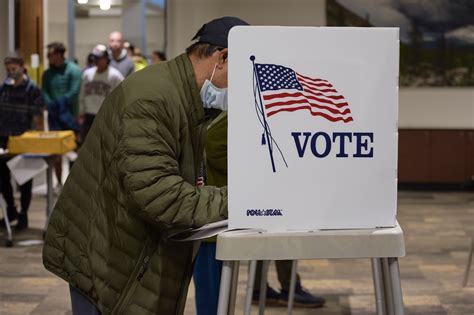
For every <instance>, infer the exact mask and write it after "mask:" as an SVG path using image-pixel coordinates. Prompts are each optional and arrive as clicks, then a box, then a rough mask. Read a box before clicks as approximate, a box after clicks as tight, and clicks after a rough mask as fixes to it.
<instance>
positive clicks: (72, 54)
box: [66, 0, 76, 61]
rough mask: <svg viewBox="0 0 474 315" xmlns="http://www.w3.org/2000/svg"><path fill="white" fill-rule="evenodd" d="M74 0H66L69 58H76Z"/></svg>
mask: <svg viewBox="0 0 474 315" xmlns="http://www.w3.org/2000/svg"><path fill="white" fill-rule="evenodd" d="M74 1H75V0H68V1H67V47H66V49H67V57H68V59H69V60H71V61H72V60H74V58H76V12H75V9H74V5H75V2H74Z"/></svg>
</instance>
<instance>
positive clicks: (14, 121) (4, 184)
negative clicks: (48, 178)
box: [0, 53, 44, 230]
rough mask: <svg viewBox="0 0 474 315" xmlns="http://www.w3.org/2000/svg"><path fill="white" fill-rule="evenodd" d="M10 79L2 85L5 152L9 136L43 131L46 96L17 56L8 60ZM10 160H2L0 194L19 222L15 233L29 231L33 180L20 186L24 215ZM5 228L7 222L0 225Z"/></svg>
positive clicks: (0, 130)
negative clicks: (29, 209)
mask: <svg viewBox="0 0 474 315" xmlns="http://www.w3.org/2000/svg"><path fill="white" fill-rule="evenodd" d="M4 64H5V70H6V72H7V75H8V77H7V79H6V80H5V81H4V82H3V84H1V85H0V148H2V149H6V147H7V144H8V137H9V136H17V135H21V134H22V133H24V132H25V131H27V130H31V129H38V130H41V129H42V127H43V125H42V122H43V120H42V111H43V108H44V102H43V97H42V95H41V91H40V89H39V88H38V87H37V86H36V85H35V84H34V83H33V82H32V81H31V80H30V79H29V78H28V76H27V75H26V74H25V73H24V70H25V68H24V62H23V58H22V57H21V56H20V55H19V54H16V53H13V54H9V55H8V56H7V57H6V58H5V60H4ZM7 161H8V159H7V158H4V157H2V158H0V192H1V193H2V195H3V198H4V199H5V202H6V203H7V215H8V219H9V221H10V222H13V221H17V220H18V224H17V225H16V227H15V228H16V230H23V229H26V228H28V215H27V212H28V208H29V207H30V203H31V190H32V187H33V180H30V181H28V182H26V183H25V184H23V185H21V186H20V193H21V198H20V205H21V212H20V213H18V212H17V209H16V206H15V200H14V198H13V188H12V186H11V181H10V180H11V174H10V170H9V169H8V166H7ZM0 224H1V226H4V224H5V221H4V219H3V220H2V221H1V222H0Z"/></svg>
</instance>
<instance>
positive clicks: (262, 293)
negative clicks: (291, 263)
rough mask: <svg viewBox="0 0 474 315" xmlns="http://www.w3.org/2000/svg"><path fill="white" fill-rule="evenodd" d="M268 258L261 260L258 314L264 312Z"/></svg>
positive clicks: (260, 314)
mask: <svg viewBox="0 0 474 315" xmlns="http://www.w3.org/2000/svg"><path fill="white" fill-rule="evenodd" d="M268 267H270V260H264V261H262V280H261V282H260V301H259V302H258V314H259V315H263V314H265V302H266V299H267V276H268Z"/></svg>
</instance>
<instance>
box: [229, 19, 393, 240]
mask: <svg viewBox="0 0 474 315" xmlns="http://www.w3.org/2000/svg"><path fill="white" fill-rule="evenodd" d="M398 47H399V31H398V29H396V28H330V27H276V26H261V27H259V26H255V27H254V26H250V27H235V28H233V29H232V30H231V32H230V35H229V133H228V137H229V138H228V139H229V140H228V143H229V147H228V156H229V162H228V163H229V170H228V172H229V227H230V228H262V229H265V230H269V231H294V230H315V229H352V228H376V227H394V226H395V225H396V206H397V142H398V127H397V117H398V68H399V61H398V60H399V48H398Z"/></svg>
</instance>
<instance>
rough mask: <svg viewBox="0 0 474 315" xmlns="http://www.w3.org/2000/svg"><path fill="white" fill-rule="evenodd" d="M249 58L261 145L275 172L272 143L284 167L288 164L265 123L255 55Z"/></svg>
mask: <svg viewBox="0 0 474 315" xmlns="http://www.w3.org/2000/svg"><path fill="white" fill-rule="evenodd" d="M250 60H251V61H252V67H253V94H254V101H255V110H256V111H257V116H258V119H259V120H260V124H261V125H262V127H263V133H262V145H267V147H268V154H269V155H270V161H271V164H272V170H273V173H276V167H275V159H274V156H273V145H274V144H275V145H276V147H277V149H278V151H279V152H280V155H281V157H282V159H283V162H284V163H285V165H286V167H288V164H287V163H286V159H285V157H284V155H283V153H282V152H281V150H280V147H279V146H278V144H277V143H276V141H275V139H273V137H272V133H271V129H270V126H269V125H268V123H267V118H266V114H265V109H264V108H263V101H262V95H261V89H260V82H259V78H258V75H257V71H256V68H255V56H253V55H252V56H250ZM257 94H258V100H257Z"/></svg>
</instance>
